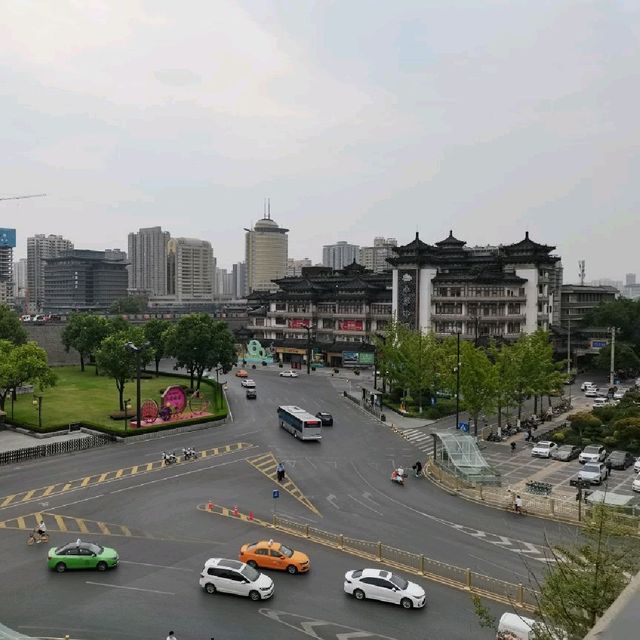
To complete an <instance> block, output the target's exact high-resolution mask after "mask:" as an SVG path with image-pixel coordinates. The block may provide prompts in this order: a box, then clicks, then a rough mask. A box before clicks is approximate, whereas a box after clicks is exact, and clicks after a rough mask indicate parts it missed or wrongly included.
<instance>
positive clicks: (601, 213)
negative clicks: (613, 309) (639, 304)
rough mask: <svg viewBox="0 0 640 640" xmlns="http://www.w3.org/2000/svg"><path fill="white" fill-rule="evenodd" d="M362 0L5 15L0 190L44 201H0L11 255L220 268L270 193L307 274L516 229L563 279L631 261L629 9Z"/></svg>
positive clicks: (610, 270)
mask: <svg viewBox="0 0 640 640" xmlns="http://www.w3.org/2000/svg"><path fill="white" fill-rule="evenodd" d="M369 4H370V3H368V4H367V8H366V16H367V17H366V20H363V19H362V15H363V13H364V6H365V5H364V4H362V3H360V2H354V3H326V4H317V3H313V4H312V3H296V4H295V6H288V5H287V6H286V8H285V6H284V5H282V6H279V5H278V4H274V3H271V2H268V1H267V0H252V1H249V0H246V1H244V2H243V1H239V2H225V1H223V0H220V2H216V3H215V5H211V4H210V3H204V2H195V3H194V5H195V6H197V8H198V10H197V16H198V19H197V20H194V17H193V16H194V15H196V14H195V13H194V12H190V11H187V12H185V11H183V10H182V8H181V7H179V6H177V5H176V6H172V5H170V4H166V3H164V4H163V3H155V2H144V1H141V2H132V3H126V4H117V5H114V4H107V5H105V6H102V5H100V6H99V5H97V4H94V3H78V4H71V3H56V4H55V5H54V4H52V3H42V4H33V5H32V4H28V3H9V4H8V5H7V6H6V7H5V20H3V23H2V25H0V35H2V37H3V43H4V44H3V55H2V57H0V82H1V83H2V86H4V87H5V88H6V89H7V91H6V94H7V96H6V99H5V100H3V102H2V105H0V115H2V118H3V121H4V122H6V123H11V126H10V127H6V128H5V131H4V132H3V134H2V143H3V150H4V151H5V155H6V157H8V158H11V162H10V163H7V166H6V167H4V170H3V172H4V184H6V185H11V187H10V191H8V190H7V189H6V187H5V188H4V190H3V193H2V195H3V196H9V195H22V194H24V195H27V194H38V193H47V194H48V196H47V197H44V198H33V199H29V200H16V201H7V202H2V203H1V204H0V216H1V224H2V225H4V226H7V227H14V226H17V227H19V235H20V238H21V240H20V242H19V247H18V249H17V251H16V252H15V255H16V258H20V257H24V256H25V251H26V248H25V247H24V242H23V240H22V239H25V238H27V237H29V236H33V235H35V234H37V233H45V234H49V233H55V234H60V235H62V236H64V237H69V238H72V239H73V241H74V243H75V244H76V245H77V246H82V247H86V248H88V249H101V248H104V246H111V247H113V246H120V247H122V248H124V247H125V242H126V233H127V232H128V231H131V230H133V229H137V228H143V227H150V226H162V228H166V229H171V230H172V231H173V233H174V234H175V235H179V236H184V237H193V238H202V239H206V240H208V241H210V242H211V243H212V245H213V248H214V252H215V254H216V257H217V258H218V261H219V263H220V264H224V265H227V266H230V265H231V264H232V263H233V262H236V261H238V260H240V259H241V258H242V254H243V251H242V247H243V228H245V227H251V226H252V225H253V224H255V222H256V221H257V220H259V219H260V217H261V213H262V211H261V209H262V202H263V199H264V197H265V196H270V197H271V203H272V214H273V217H274V219H276V220H277V221H278V223H279V224H280V225H282V226H283V227H285V228H289V229H291V234H290V243H291V246H292V247H303V246H306V245H309V246H311V247H314V248H315V250H314V253H311V251H308V250H305V249H303V250H301V251H300V254H301V255H300V256H296V257H303V256H304V255H308V256H309V257H310V258H311V259H312V260H313V261H314V262H318V261H320V258H321V256H320V251H321V247H322V246H323V245H326V244H332V243H335V242H336V241H338V240H347V241H348V242H350V243H353V244H357V245H360V246H366V245H367V243H369V242H370V240H371V238H372V237H373V236H376V235H379V236H384V237H395V238H398V240H399V241H400V242H403V241H404V239H406V238H410V237H411V236H412V234H413V233H414V232H415V231H416V230H420V231H421V232H422V235H423V237H425V239H426V240H430V241H431V240H433V241H435V240H437V239H439V238H442V237H444V236H445V235H446V233H447V232H448V230H449V229H453V230H454V233H455V234H456V236H458V237H464V238H467V239H469V241H470V243H472V244H478V245H482V244H488V243H491V242H499V243H508V242H510V241H512V239H513V238H514V237H521V236H522V235H523V234H524V232H525V231H527V230H528V231H529V232H530V233H531V235H532V237H536V238H539V239H541V241H544V242H547V243H550V244H553V245H555V246H557V247H558V252H559V253H560V254H561V255H562V257H563V263H564V264H565V265H566V272H567V274H572V273H573V272H574V271H575V270H576V269H575V266H574V265H576V264H577V262H578V260H580V259H586V260H587V270H588V275H587V277H588V278H589V279H601V278H605V277H615V276H616V274H620V276H623V275H624V274H625V273H627V272H636V271H639V270H640V269H639V267H638V266H637V264H636V258H635V238H637V236H638V233H639V232H640V216H638V215H637V212H636V208H637V203H638V201H639V200H640V197H639V196H640V193H639V189H640V187H639V186H638V185H637V181H635V179H634V177H635V173H636V172H635V170H634V169H635V164H636V163H637V160H636V158H637V151H636V149H637V146H638V145H637V140H638V138H639V135H638V134H639V130H638V129H639V125H638V123H637V118H636V116H635V114H636V112H637V95H638V91H637V85H638V81H637V77H636V73H635V70H636V69H637V66H638V57H639V54H638V51H637V48H636V46H635V43H636V40H637V38H636V35H635V34H636V33H637V31H636V30H637V28H638V25H639V24H640V9H639V8H638V5H637V4H636V3H631V2H628V1H621V2H617V3H615V4H614V3H609V4H603V5H601V6H599V7H598V8H596V7H595V6H592V5H590V4H583V3H575V2H569V1H560V2H557V3H544V4H540V3H525V4H517V3H516V4H506V5H505V4H503V3H500V4H498V5H487V4H480V5H478V6H477V7H476V8H475V9H474V8H473V7H467V8H466V9H461V8H457V7H455V6H453V5H451V3H446V2H433V3H422V2H417V1H411V0H405V1H404V2H399V3H394V4H393V5H390V4H384V3H378V4H377V5H375V6H369ZM101 7H102V8H101ZM465 15H470V16H472V18H471V19H465ZM220 60H224V61H225V63H224V65H222V64H220V63H219V62H218V61H220ZM116 77H117V78H118V81H117V82H114V78H116ZM54 220H55V224H52V221H54ZM18 222H19V224H18ZM178 223H179V224H178ZM98 229H99V230H100V232H99V233H98V232H97V230H98ZM295 253H297V252H295V251H293V252H292V255H294V254H295ZM567 277H568V279H571V280H574V279H575V278H574V277H573V276H569V275H568V276H567Z"/></svg>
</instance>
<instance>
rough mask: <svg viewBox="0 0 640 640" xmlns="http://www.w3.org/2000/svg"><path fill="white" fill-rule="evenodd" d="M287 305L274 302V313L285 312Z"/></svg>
mask: <svg viewBox="0 0 640 640" xmlns="http://www.w3.org/2000/svg"><path fill="white" fill-rule="evenodd" d="M286 310H287V303H286V302H276V311H286Z"/></svg>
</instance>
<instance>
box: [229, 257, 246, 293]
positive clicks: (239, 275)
mask: <svg viewBox="0 0 640 640" xmlns="http://www.w3.org/2000/svg"><path fill="white" fill-rule="evenodd" d="M231 270H232V273H233V297H234V299H236V300H239V299H241V298H246V297H247V263H246V262H236V263H235V264H234V265H233V267H232V268H231Z"/></svg>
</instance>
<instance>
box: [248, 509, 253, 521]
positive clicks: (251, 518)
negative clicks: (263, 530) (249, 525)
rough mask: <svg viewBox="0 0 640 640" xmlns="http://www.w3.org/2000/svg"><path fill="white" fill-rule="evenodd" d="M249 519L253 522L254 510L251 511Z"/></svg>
mask: <svg viewBox="0 0 640 640" xmlns="http://www.w3.org/2000/svg"><path fill="white" fill-rule="evenodd" d="M249 520H250V521H251V522H253V511H249Z"/></svg>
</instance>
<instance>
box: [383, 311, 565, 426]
mask: <svg viewBox="0 0 640 640" xmlns="http://www.w3.org/2000/svg"><path fill="white" fill-rule="evenodd" d="M458 347H459V350H460V355H459V358H460V359H459V360H458ZM376 352H377V356H378V367H379V368H380V369H381V371H382V373H383V375H384V376H385V378H386V379H387V381H388V382H389V383H390V384H391V386H392V387H395V388H398V389H401V390H403V391H404V392H405V397H406V399H407V400H408V401H409V402H412V403H414V404H415V406H416V407H417V408H418V411H419V413H422V411H423V407H424V405H425V403H430V402H431V399H432V398H436V397H437V394H438V393H442V392H446V393H447V394H448V395H452V396H455V394H456V391H457V385H458V375H459V379H460V397H461V399H463V400H464V407H465V409H466V410H467V411H468V412H469V414H470V416H471V417H472V419H473V421H474V424H475V426H476V428H477V424H478V419H479V417H480V416H481V415H483V414H488V413H493V412H497V414H498V424H499V425H501V424H502V418H503V416H504V415H506V416H509V415H511V412H512V410H514V409H516V408H517V414H518V417H521V415H522V406H523V404H524V401H525V400H526V399H527V398H529V397H534V398H535V402H536V406H535V410H536V411H537V407H538V401H540V402H542V397H543V396H549V395H551V394H554V393H557V392H558V391H559V390H560V389H561V388H562V384H563V382H564V379H565V377H566V376H565V374H563V373H562V371H561V369H562V368H563V365H562V364H561V363H557V362H554V359H553V349H552V347H551V344H550V342H549V336H548V334H547V333H546V332H544V331H537V332H536V333H533V334H529V335H523V336H522V337H521V338H520V339H519V340H518V341H517V342H515V343H513V344H501V345H495V344H492V345H490V346H489V347H488V348H486V349H485V348H482V347H476V346H475V345H474V344H473V343H471V342H468V341H466V340H460V341H459V342H458V337H457V336H450V337H448V338H446V339H445V340H439V339H437V338H436V336H435V335H433V334H424V333H422V332H421V331H414V330H411V329H408V328H407V327H406V326H404V325H402V324H400V323H393V324H391V325H390V327H389V329H388V332H387V335H386V336H385V337H384V338H382V337H378V338H377V339H376ZM458 367H459V371H458Z"/></svg>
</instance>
